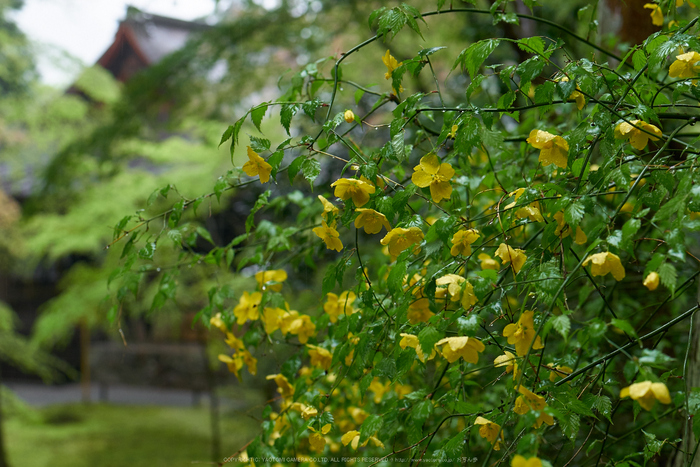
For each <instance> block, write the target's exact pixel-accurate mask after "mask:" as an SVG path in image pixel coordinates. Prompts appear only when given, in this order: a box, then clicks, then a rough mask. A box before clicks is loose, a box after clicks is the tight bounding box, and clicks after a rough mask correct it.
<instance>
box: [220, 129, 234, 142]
mask: <svg viewBox="0 0 700 467" xmlns="http://www.w3.org/2000/svg"><path fill="white" fill-rule="evenodd" d="M233 130H234V128H233V125H229V126H228V128H226V131H224V134H223V135H221V141H220V142H219V146H221V145H222V144H224V143H225V142H226V141H228V140H229V139H231V136H233Z"/></svg>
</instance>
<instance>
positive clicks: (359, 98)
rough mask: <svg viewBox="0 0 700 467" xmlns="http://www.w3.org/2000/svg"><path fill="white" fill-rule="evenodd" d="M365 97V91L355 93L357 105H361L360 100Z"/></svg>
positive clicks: (360, 90) (359, 90)
mask: <svg viewBox="0 0 700 467" xmlns="http://www.w3.org/2000/svg"><path fill="white" fill-rule="evenodd" d="M364 95H365V90H364V89H358V90H357V91H355V104H359V103H360V100H361V99H362V96H364Z"/></svg>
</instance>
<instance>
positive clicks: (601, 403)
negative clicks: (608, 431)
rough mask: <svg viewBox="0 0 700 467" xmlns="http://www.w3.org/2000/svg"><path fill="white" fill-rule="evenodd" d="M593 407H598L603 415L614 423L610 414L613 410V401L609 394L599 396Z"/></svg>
mask: <svg viewBox="0 0 700 467" xmlns="http://www.w3.org/2000/svg"><path fill="white" fill-rule="evenodd" d="M593 408H594V409H596V410H597V411H598V412H599V413H600V414H601V415H603V416H604V417H605V418H607V419H608V421H610V422H611V423H612V420H611V418H610V414H611V411H612V402H611V401H610V398H609V397H608V396H598V397H596V398H595V401H594V402H593Z"/></svg>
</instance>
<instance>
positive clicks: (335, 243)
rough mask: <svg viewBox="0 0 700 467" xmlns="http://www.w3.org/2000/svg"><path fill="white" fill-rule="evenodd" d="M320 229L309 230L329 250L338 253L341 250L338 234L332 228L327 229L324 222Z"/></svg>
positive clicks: (341, 244) (341, 243)
mask: <svg viewBox="0 0 700 467" xmlns="http://www.w3.org/2000/svg"><path fill="white" fill-rule="evenodd" d="M322 224H323V225H322V226H321V227H314V228H313V229H311V230H312V231H313V233H315V234H316V236H318V237H319V238H320V239H321V240H323V242H324V243H325V244H326V248H327V249H329V250H336V251H340V250H342V249H343V242H341V241H340V234H339V233H338V231H337V230H335V229H334V228H333V227H328V224H326V223H325V222H323V223H322Z"/></svg>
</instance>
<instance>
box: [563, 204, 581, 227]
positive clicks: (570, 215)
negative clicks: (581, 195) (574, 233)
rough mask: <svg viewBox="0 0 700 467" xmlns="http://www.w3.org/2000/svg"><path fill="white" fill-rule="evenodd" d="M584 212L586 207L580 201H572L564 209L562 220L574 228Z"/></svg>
mask: <svg viewBox="0 0 700 467" xmlns="http://www.w3.org/2000/svg"><path fill="white" fill-rule="evenodd" d="M585 213H586V207H585V206H584V204H583V203H582V202H580V201H574V202H573V203H571V204H570V205H568V206H567V207H566V208H565V209H564V220H565V221H566V223H567V224H569V227H571V228H572V229H575V228H576V226H577V225H578V224H579V222H581V219H583V215H584V214H585Z"/></svg>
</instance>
